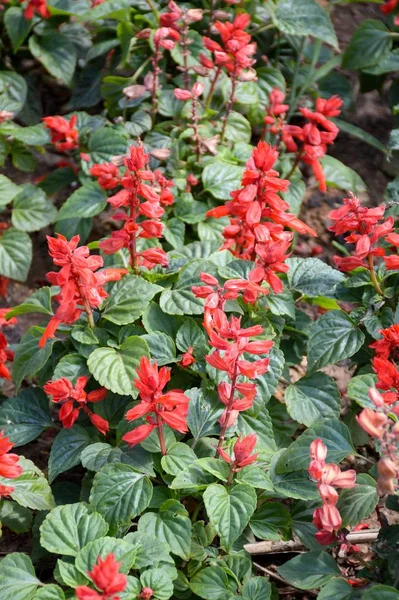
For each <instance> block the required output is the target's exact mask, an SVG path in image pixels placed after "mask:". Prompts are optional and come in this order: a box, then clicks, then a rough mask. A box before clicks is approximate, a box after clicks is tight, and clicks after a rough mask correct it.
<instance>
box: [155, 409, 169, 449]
mask: <svg viewBox="0 0 399 600" xmlns="http://www.w3.org/2000/svg"><path fill="white" fill-rule="evenodd" d="M157 428H158V438H159V445H160V446H161V454H162V456H165V454H167V450H166V442H165V434H164V432H163V423H162V419H161V417H160V416H159V415H158V414H157Z"/></svg>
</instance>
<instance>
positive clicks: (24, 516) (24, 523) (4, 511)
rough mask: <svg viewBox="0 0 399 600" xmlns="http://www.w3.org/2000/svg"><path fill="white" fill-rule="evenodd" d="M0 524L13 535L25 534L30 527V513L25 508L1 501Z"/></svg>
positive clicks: (8, 501)
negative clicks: (13, 533)
mask: <svg viewBox="0 0 399 600" xmlns="http://www.w3.org/2000/svg"><path fill="white" fill-rule="evenodd" d="M0 522H1V523H2V524H3V525H4V526H5V527H8V528H9V529H11V531H14V532H15V533H26V532H27V531H30V529H31V527H32V513H31V511H30V510H29V508H26V507H25V506H20V505H19V504H17V503H16V502H11V501H10V500H3V503H2V505H1V508H0Z"/></svg>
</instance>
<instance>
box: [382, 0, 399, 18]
mask: <svg viewBox="0 0 399 600" xmlns="http://www.w3.org/2000/svg"><path fill="white" fill-rule="evenodd" d="M398 4H399V0H387V2H385V4H383V5H382V6H381V7H380V9H381V11H382V12H383V13H384V14H385V15H389V14H390V13H392V12H394V11H395V10H396V8H397V6H398Z"/></svg>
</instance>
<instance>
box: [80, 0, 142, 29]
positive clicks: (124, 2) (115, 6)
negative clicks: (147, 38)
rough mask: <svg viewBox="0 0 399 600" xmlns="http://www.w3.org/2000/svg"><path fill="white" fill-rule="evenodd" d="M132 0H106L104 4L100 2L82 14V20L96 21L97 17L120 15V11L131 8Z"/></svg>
mask: <svg viewBox="0 0 399 600" xmlns="http://www.w3.org/2000/svg"><path fill="white" fill-rule="evenodd" d="M130 4H131V3H130V0H106V1H105V2H103V3H102V4H98V5H97V6H95V7H94V8H91V9H90V10H88V11H87V12H85V13H83V15H81V20H82V21H83V22H84V23H85V22H88V21H96V20H97V19H104V18H105V17H107V18H112V17H113V16H116V17H117V16H118V12H119V11H123V13H124V9H126V8H130Z"/></svg>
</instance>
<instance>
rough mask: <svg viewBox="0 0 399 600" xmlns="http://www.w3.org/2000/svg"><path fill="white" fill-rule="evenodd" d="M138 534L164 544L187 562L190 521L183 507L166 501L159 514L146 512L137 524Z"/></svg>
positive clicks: (189, 542) (189, 546)
mask: <svg viewBox="0 0 399 600" xmlns="http://www.w3.org/2000/svg"><path fill="white" fill-rule="evenodd" d="M138 532H139V533H140V534H142V535H146V534H148V535H151V536H153V537H156V538H157V539H159V540H161V541H163V542H166V543H167V544H168V546H169V548H170V551H171V552H172V553H173V554H177V556H180V557H181V558H183V559H185V560H187V559H188V558H189V556H190V549H191V521H190V519H189V517H188V513H187V511H186V509H185V508H184V506H183V505H182V504H181V503H180V502H178V501H177V500H167V501H166V502H164V503H163V504H162V506H161V508H160V510H159V513H157V514H156V513H153V512H148V513H146V514H145V515H143V516H142V517H141V518H140V520H139V522H138Z"/></svg>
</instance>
